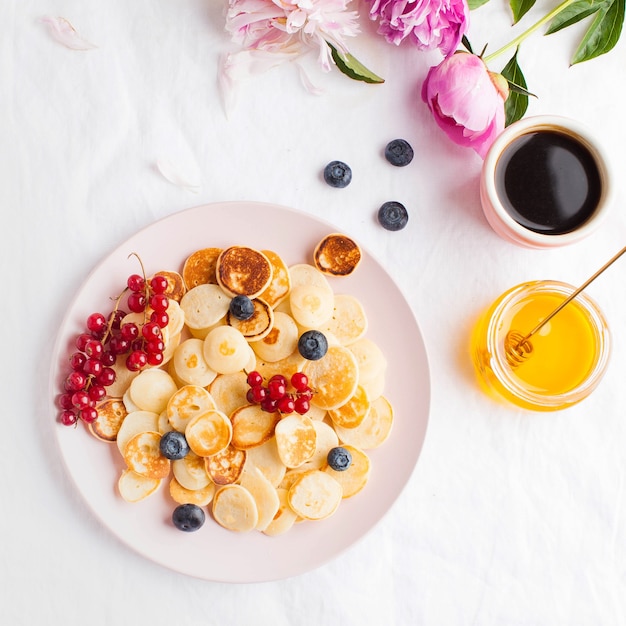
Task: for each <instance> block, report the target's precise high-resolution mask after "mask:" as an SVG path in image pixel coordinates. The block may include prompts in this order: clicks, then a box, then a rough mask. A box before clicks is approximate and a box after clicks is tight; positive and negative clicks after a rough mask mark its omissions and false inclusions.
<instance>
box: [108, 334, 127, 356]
mask: <svg viewBox="0 0 626 626" xmlns="http://www.w3.org/2000/svg"><path fill="white" fill-rule="evenodd" d="M129 349H130V341H129V340H128V339H124V338H123V337H122V336H121V335H119V336H116V337H111V341H110V342H109V351H110V352H111V354H114V355H115V356H117V355H118V354H124V353H126V352H128V350H129Z"/></svg>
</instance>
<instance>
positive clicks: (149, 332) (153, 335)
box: [141, 322, 161, 341]
mask: <svg viewBox="0 0 626 626" xmlns="http://www.w3.org/2000/svg"><path fill="white" fill-rule="evenodd" d="M141 334H142V335H143V336H144V338H145V339H147V340H148V341H152V340H153V339H160V338H161V329H160V328H159V325H158V324H156V323H155V322H148V323H147V324H144V325H143V326H142V327H141Z"/></svg>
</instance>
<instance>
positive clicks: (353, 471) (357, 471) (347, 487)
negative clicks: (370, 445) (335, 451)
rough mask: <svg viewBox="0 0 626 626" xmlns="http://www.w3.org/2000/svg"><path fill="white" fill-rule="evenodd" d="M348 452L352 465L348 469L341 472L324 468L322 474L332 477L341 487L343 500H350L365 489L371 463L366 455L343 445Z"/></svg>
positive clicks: (352, 447)
mask: <svg viewBox="0 0 626 626" xmlns="http://www.w3.org/2000/svg"><path fill="white" fill-rule="evenodd" d="M344 448H345V449H346V450H348V452H350V454H351V456H352V463H351V464H350V467H349V468H348V469H346V470H343V471H342V472H337V471H335V470H334V469H331V468H330V467H328V466H326V468H325V469H324V472H326V473H327V474H328V475H329V476H332V477H333V478H334V479H335V481H337V482H338V483H339V485H341V490H342V493H343V497H344V498H351V497H352V496H353V495H355V494H357V493H359V491H361V489H363V487H365V485H366V483H367V481H368V480H369V476H370V469H371V462H370V459H369V457H368V456H367V454H365V452H363V451H362V450H359V449H358V448H355V447H354V446H351V445H344Z"/></svg>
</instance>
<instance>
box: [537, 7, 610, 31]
mask: <svg viewBox="0 0 626 626" xmlns="http://www.w3.org/2000/svg"><path fill="white" fill-rule="evenodd" d="M611 1H612V0H608V2H607V0H578V2H574V4H570V5H569V6H568V7H565V9H563V10H562V11H561V12H559V13H557V14H556V16H555V17H554V19H553V20H552V21H551V22H550V25H549V26H548V29H547V30H546V35H550V34H552V33H556V32H557V31H559V30H562V29H563V28H567V27H568V26H571V25H572V24H576V22H580V20H583V19H585V18H586V17H588V16H589V15H592V14H593V13H595V12H596V11H598V10H599V9H601V8H603V7H606V6H607V5H608V4H610V3H611Z"/></svg>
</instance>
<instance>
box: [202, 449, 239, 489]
mask: <svg viewBox="0 0 626 626" xmlns="http://www.w3.org/2000/svg"><path fill="white" fill-rule="evenodd" d="M246 459H247V452H246V451H245V450H237V449H236V448H233V446H231V445H229V446H227V447H226V448H224V449H223V450H221V451H220V452H218V453H216V454H213V455H211V456H209V457H207V458H206V459H204V462H205V465H206V471H207V474H208V475H209V476H210V477H211V480H212V481H213V482H214V483H215V484H216V485H230V484H232V483H236V482H237V481H238V480H239V477H240V476H241V472H242V471H243V468H244V465H245V463H246Z"/></svg>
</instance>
